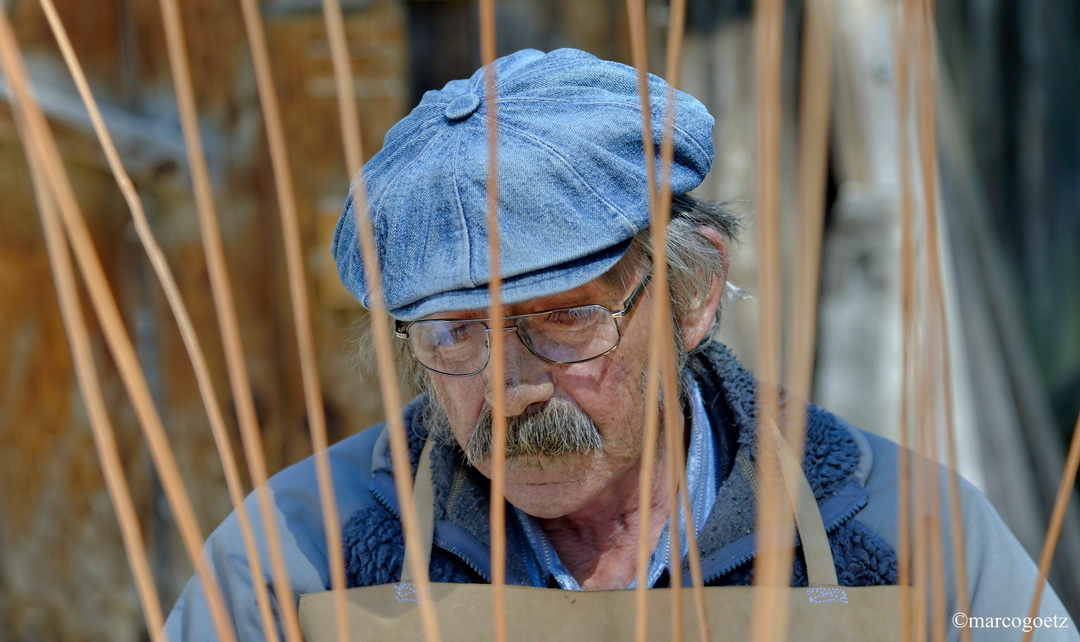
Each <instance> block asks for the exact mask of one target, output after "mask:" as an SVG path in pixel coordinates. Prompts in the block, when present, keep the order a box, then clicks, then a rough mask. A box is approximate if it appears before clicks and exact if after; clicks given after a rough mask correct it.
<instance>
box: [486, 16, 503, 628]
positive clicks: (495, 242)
mask: <svg viewBox="0 0 1080 642" xmlns="http://www.w3.org/2000/svg"><path fill="white" fill-rule="evenodd" d="M480 56H481V59H482V60H483V63H484V66H485V71H484V88H485V89H484V109H485V110H486V111H487V148H488V153H487V160H488V175H487V236H488V252H489V256H490V260H489V263H490V266H491V275H490V278H489V279H488V292H489V293H490V294H489V296H490V297H491V305H490V308H489V314H488V316H489V317H490V318H491V321H489V322H488V324H489V327H490V328H491V332H489V333H488V340H489V342H490V350H491V355H490V357H491V359H490V361H489V363H488V368H489V373H488V385H489V386H490V388H491V502H490V518H489V521H490V523H491V584H492V588H493V589H494V590H493V591H492V593H493V604H492V617H493V618H494V621H495V640H496V641H497V642H505V640H506V592H505V589H506V500H505V496H506V360H505V354H506V345H505V340H506V337H505V334H504V333H503V315H504V312H503V303H502V273H501V272H500V271H499V266H500V263H501V256H500V248H499V243H500V239H499V138H498V134H499V126H498V113H497V100H496V99H497V98H498V97H497V96H496V95H495V80H496V79H495V65H494V62H495V57H496V50H495V0H480Z"/></svg>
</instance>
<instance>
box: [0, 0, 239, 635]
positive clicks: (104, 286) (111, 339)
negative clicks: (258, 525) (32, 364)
mask: <svg viewBox="0 0 1080 642" xmlns="http://www.w3.org/2000/svg"><path fill="white" fill-rule="evenodd" d="M0 64H2V66H3V67H4V69H5V75H6V76H7V78H8V81H9V82H10V84H11V87H12V89H13V91H14V93H15V97H16V104H17V107H16V109H18V110H20V111H21V113H22V116H21V122H22V125H23V126H22V127H21V128H20V131H21V132H22V135H23V136H24V139H25V140H26V142H27V150H28V151H29V153H30V154H33V155H34V158H35V159H36V160H33V161H31V163H30V166H31V168H32V169H34V168H37V167H40V168H41V169H43V170H44V177H45V181H46V184H47V186H48V190H49V191H51V192H52V194H53V198H55V200H56V204H57V205H58V208H57V209H59V211H60V215H61V218H62V220H63V224H64V227H65V229H66V231H67V234H68V239H69V242H70V243H71V245H72V249H73V250H74V252H75V259H76V262H77V263H78V265H79V269H80V270H81V271H82V274H83V278H84V281H85V283H86V287H87V290H88V292H89V294H90V300H91V303H92V305H93V307H94V310H95V313H96V314H97V316H98V319H99V321H100V322H101V328H102V331H103V333H104V334H105V340H106V342H107V344H108V346H109V350H110V351H111V352H112V354H113V358H114V359H115V361H116V365H117V367H118V369H119V371H120V376H121V379H122V380H123V383H124V386H125V388H126V389H127V391H128V395H129V396H130V398H131V401H132V405H133V407H134V409H135V413H136V416H137V417H138V419H139V425H140V426H141V427H142V429H143V434H144V437H145V438H146V442H147V446H148V448H149V451H150V456H151V459H152V460H153V462H154V466H155V468H156V469H157V471H158V474H159V476H160V478H161V482H162V486H163V488H164V490H165V495H166V498H167V500H168V502H169V505H170V507H171V508H172V510H173V513H174V515H175V516H176V520H177V526H178V530H179V531H180V536H181V540H182V541H183V544H184V547H185V549H186V551H187V553H188V556H189V557H190V558H191V560H192V563H193V564H194V566H195V572H196V574H197V575H198V576H199V578H200V580H201V581H202V582H203V584H204V586H205V589H206V598H207V605H208V609H209V611H210V615H211V619H212V621H213V624H214V627H215V630H216V632H217V634H218V637H219V638H220V639H221V640H223V641H224V642H233V641H234V640H235V634H234V632H233V629H232V626H231V624H230V622H229V618H228V614H227V613H226V612H225V608H224V602H223V600H222V597H221V589H220V587H219V586H218V584H217V582H216V581H215V580H214V577H213V575H212V574H211V573H210V570H209V568H208V566H207V564H206V560H205V559H203V557H202V555H201V554H200V551H201V548H202V544H203V537H202V533H201V532H200V530H199V526H198V522H197V520H196V519H195V511H194V508H193V506H192V504H191V499H190V497H189V496H188V494H187V490H186V489H185V488H184V484H183V479H182V477H181V475H180V472H179V468H178V466H177V464H176V459H175V457H174V455H173V451H172V448H171V446H170V445H169V442H168V438H167V437H166V435H165V428H164V425H163V424H162V422H161V417H160V416H159V415H158V413H157V408H156V407H155V406H154V402H153V399H152V396H151V394H150V390H149V388H148V386H147V385H146V379H145V377H144V376H143V374H142V368H141V365H140V364H139V360H138V357H137V355H136V353H135V348H134V346H133V345H132V343H131V339H130V337H128V335H127V332H126V330H125V329H124V324H123V321H122V319H121V317H120V311H119V309H118V307H117V305H116V300H115V299H114V298H113V296H112V292H111V290H110V289H109V284H108V281H107V279H106V278H105V271H104V269H103V268H102V266H101V262H100V260H99V259H98V256H97V252H96V251H95V249H94V245H93V241H92V239H91V237H90V232H89V230H88V229H87V227H86V221H85V220H84V219H83V216H82V213H81V211H80V209H79V206H78V202H77V201H76V199H75V195H74V191H73V189H72V187H71V183H70V182H69V181H68V177H67V174H66V173H65V172H64V168H63V163H62V162H61V161H60V152H59V149H58V148H57V145H56V141H55V139H54V138H53V137H52V135H51V132H50V131H49V127H48V124H47V122H46V120H45V115H44V114H43V113H42V111H41V109H40V107H39V106H38V105H37V102H36V101H35V100H34V99H33V97H32V96H31V95H30V92H29V89H28V87H29V83H28V81H27V75H26V69H25V66H24V64H23V62H22V56H21V54H20V52H19V50H18V46H17V44H16V40H15V34H14V32H13V30H12V28H11V23H10V22H9V21H8V18H7V13H6V12H5V11H3V10H2V8H0ZM41 213H42V214H46V213H47V212H45V211H42V212H41Z"/></svg>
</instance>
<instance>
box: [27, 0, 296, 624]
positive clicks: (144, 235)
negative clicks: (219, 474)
mask: <svg viewBox="0 0 1080 642" xmlns="http://www.w3.org/2000/svg"><path fill="white" fill-rule="evenodd" d="M40 3H41V7H42V9H43V10H44V11H45V17H46V18H47V20H48V22H49V26H50V28H51V29H52V32H53V35H54V37H55V38H56V41H57V44H58V45H59V47H60V52H61V54H62V55H63V57H64V61H65V63H66V64H67V66H68V69H69V71H70V72H71V76H72V78H73V79H74V81H75V86H76V88H77V90H78V92H79V95H80V97H81V98H82V101H83V104H84V105H85V106H86V110H87V113H88V114H89V116H90V122H91V124H92V125H93V128H94V132H95V134H96V135H97V137H98V140H99V141H100V142H101V147H102V150H103V151H104V153H105V158H106V161H107V162H108V164H109V168H110V169H111V170H112V173H113V177H114V178H115V179H116V183H117V185H118V187H119V188H120V192H121V193H122V194H123V196H124V200H125V201H126V202H127V204H128V209H129V210H130V211H131V216H132V221H133V222H134V224H135V231H136V233H137V234H138V237H139V240H140V241H141V242H142V245H143V247H144V248H145V249H146V254H147V256H148V257H149V259H150V264H151V265H152V266H153V268H154V272H155V274H156V275H157V277H158V281H159V282H160V283H161V286H162V289H163V290H164V292H165V298H166V300H167V301H168V303H169V308H170V309H171V310H172V313H173V316H174V317H175V319H176V323H177V326H178V327H179V329H180V336H181V338H182V339H183V342H184V347H185V349H186V350H187V353H188V356H189V358H190V359H191V364H192V367H193V369H194V371H195V380H196V382H197V384H198V387H199V394H200V396H201V398H202V401H203V405H204V406H205V408H206V413H207V418H208V420H209V421H210V430H211V434H212V435H213V437H214V444H215V446H216V447H217V450H218V456H219V458H220V459H221V463H222V468H223V469H224V472H225V482H226V486H227V488H228V492H229V499H230V501H231V502H232V506H233V509H234V510H235V511H236V518H237V523H238V524H239V526H240V532H241V537H242V538H243V541H244V550H245V552H246V554H247V557H248V564H249V566H250V568H251V576H252V584H253V585H254V587H255V600H256V603H257V605H258V608H259V617H260V618H261V620H262V625H263V631H264V632H265V634H266V637H267V639H268V640H275V641H276V640H277V627H276V626H275V625H274V619H273V618H274V616H273V611H272V609H271V606H270V596H269V592H268V588H267V586H266V582H265V579H264V576H263V571H262V564H261V562H260V560H259V556H258V551H257V549H256V546H255V537H254V534H253V532H252V529H251V521H250V519H249V518H248V513H247V509H246V508H245V506H244V490H243V482H242V481H241V479H240V471H239V469H238V468H237V465H236V455H235V453H234V452H233V448H232V442H231V441H230V440H229V435H228V429H227V428H226V424H225V417H224V413H223V412H222V410H221V404H220V403H219V402H218V398H217V394H216V393H215V392H214V387H213V380H212V379H211V376H210V368H209V366H208V365H207V362H206V356H205V353H204V352H203V349H202V345H201V342H200V341H199V338H198V335H197V333H196V332H195V327H194V324H193V323H192V321H191V315H190V314H189V312H188V309H187V305H186V304H185V303H184V299H183V297H182V296H181V294H180V289H179V286H177V284H176V279H175V277H174V275H173V273H172V270H171V269H170V268H169V264H168V262H167V261H166V259H165V253H164V252H163V251H162V249H161V246H160V245H159V244H158V242H157V239H156V238H155V237H154V233H153V230H152V229H151V227H150V223H149V221H148V220H147V218H146V212H145V210H144V208H143V203H142V199H141V198H140V197H139V194H138V191H137V190H136V189H135V186H134V183H133V182H132V180H131V177H130V176H129V175H128V173H127V171H126V170H125V169H124V165H123V163H122V162H121V160H120V154H119V153H118V151H117V149H116V145H115V144H114V142H113V140H112V136H111V135H110V134H109V130H108V128H107V127H106V126H105V122H104V119H103V118H102V117H101V111H100V109H98V105H97V101H96V100H95V99H94V96H93V93H92V92H91V91H90V85H89V83H88V82H87V80H86V75H85V73H84V72H83V70H82V66H81V65H80V64H79V59H78V56H76V55H75V51H74V48H73V47H72V45H71V40H70V39H69V38H68V35H67V30H66V29H65V28H64V25H63V22H62V21H61V20H60V16H59V14H58V13H57V11H56V6H55V4H54V3H53V1H52V0H40ZM150 630H151V631H154V630H157V629H154V628H151V629H150Z"/></svg>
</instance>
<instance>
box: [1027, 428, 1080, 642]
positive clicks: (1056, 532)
mask: <svg viewBox="0 0 1080 642" xmlns="http://www.w3.org/2000/svg"><path fill="white" fill-rule="evenodd" d="M1078 468H1080V416H1077V418H1076V425H1075V426H1073V435H1072V441H1071V442H1070V444H1069V455H1068V457H1066V459H1065V470H1063V471H1062V474H1061V483H1060V484H1059V485H1058V490H1057V496H1056V497H1055V498H1054V510H1053V512H1051V514H1050V524H1049V526H1048V527H1047V529H1046V538H1045V539H1044V540H1043V548H1042V553H1040V554H1039V579H1038V581H1037V582H1036V584H1035V590H1034V591H1033V592H1032V594H1031V606H1030V607H1028V616H1029V617H1030V618H1034V617H1035V616H1036V615H1037V614H1038V612H1039V602H1040V601H1041V600H1042V593H1043V589H1044V588H1045V587H1046V576H1047V574H1048V573H1049V572H1050V563H1051V562H1052V561H1053V560H1054V551H1055V550H1056V549H1057V543H1058V539H1060V538H1061V527H1062V524H1064V523H1065V511H1067V510H1068V508H1069V497H1070V496H1071V495H1072V491H1073V486H1074V485H1075V484H1076V471H1077V469H1078ZM1033 631H1034V629H1033V630H1032V631H1028V632H1027V633H1025V634H1024V642H1028V640H1030V639H1031V635H1032V632H1033Z"/></svg>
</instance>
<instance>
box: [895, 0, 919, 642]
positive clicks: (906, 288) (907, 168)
mask: <svg viewBox="0 0 1080 642" xmlns="http://www.w3.org/2000/svg"><path fill="white" fill-rule="evenodd" d="M905 18H906V16H905V13H904V5H903V3H902V2H900V1H898V2H896V3H895V4H894V5H893V12H892V25H891V28H892V38H893V43H892V44H893V49H892V51H893V60H894V64H895V69H896V72H895V75H894V76H895V79H896V82H895V84H894V87H893V90H894V91H895V93H896V113H897V128H896V130H897V145H898V147H899V162H900V297H901V300H900V308H901V315H902V320H901V339H900V342H901V343H900V345H901V350H900V354H901V373H900V417H899V420H900V449H899V456H898V461H899V475H898V477H899V479H898V480H897V481H898V487H897V494H898V501H897V504H898V509H897V510H898V516H897V533H898V540H899V541H898V542H897V580H896V583H897V584H898V585H899V586H900V638H901V639H903V640H911V639H912V617H913V615H914V613H913V610H912V604H911V601H912V599H914V594H913V591H912V590H911V586H912V574H911V545H912V533H911V457H910V454H909V453H910V450H909V449H910V448H911V446H912V444H911V434H910V428H911V403H912V392H911V382H912V377H913V368H912V366H913V364H912V355H913V354H914V344H915V315H916V311H915V307H916V302H915V295H914V288H915V250H914V244H913V242H912V234H913V229H912V228H913V226H914V213H913V206H912V182H911V154H910V150H909V146H908V141H909V134H908V50H907V45H906V40H907V34H908V26H907V22H906V19H905Z"/></svg>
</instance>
